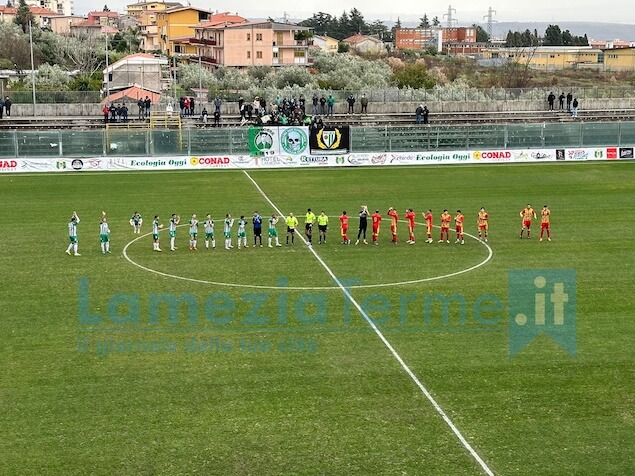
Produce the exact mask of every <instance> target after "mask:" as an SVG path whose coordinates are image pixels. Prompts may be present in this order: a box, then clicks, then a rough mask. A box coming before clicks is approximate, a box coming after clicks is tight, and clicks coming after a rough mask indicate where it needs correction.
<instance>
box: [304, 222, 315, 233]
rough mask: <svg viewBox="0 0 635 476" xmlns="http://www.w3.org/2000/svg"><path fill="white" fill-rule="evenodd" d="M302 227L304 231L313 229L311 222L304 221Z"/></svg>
mask: <svg viewBox="0 0 635 476" xmlns="http://www.w3.org/2000/svg"><path fill="white" fill-rule="evenodd" d="M304 229H305V230H306V231H309V230H312V229H313V223H305V224H304Z"/></svg>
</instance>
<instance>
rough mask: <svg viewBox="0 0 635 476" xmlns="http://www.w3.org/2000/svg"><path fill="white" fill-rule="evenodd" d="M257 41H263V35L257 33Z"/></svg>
mask: <svg viewBox="0 0 635 476" xmlns="http://www.w3.org/2000/svg"><path fill="white" fill-rule="evenodd" d="M256 41H262V33H256Z"/></svg>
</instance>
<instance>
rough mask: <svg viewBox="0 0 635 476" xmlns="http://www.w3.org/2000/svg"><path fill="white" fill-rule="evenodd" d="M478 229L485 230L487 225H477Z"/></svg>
mask: <svg viewBox="0 0 635 476" xmlns="http://www.w3.org/2000/svg"><path fill="white" fill-rule="evenodd" d="M478 229H479V230H487V225H479V226H478Z"/></svg>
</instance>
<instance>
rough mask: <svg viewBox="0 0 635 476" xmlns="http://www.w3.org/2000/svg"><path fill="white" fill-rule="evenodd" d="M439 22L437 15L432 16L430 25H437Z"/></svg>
mask: <svg viewBox="0 0 635 476" xmlns="http://www.w3.org/2000/svg"><path fill="white" fill-rule="evenodd" d="M440 24H441V20H439V17H434V18H433V19H432V26H434V27H437V26H439V25H440Z"/></svg>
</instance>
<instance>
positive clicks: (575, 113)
mask: <svg viewBox="0 0 635 476" xmlns="http://www.w3.org/2000/svg"><path fill="white" fill-rule="evenodd" d="M578 106H579V103H578V98H573V103H572V104H571V117H578Z"/></svg>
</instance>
